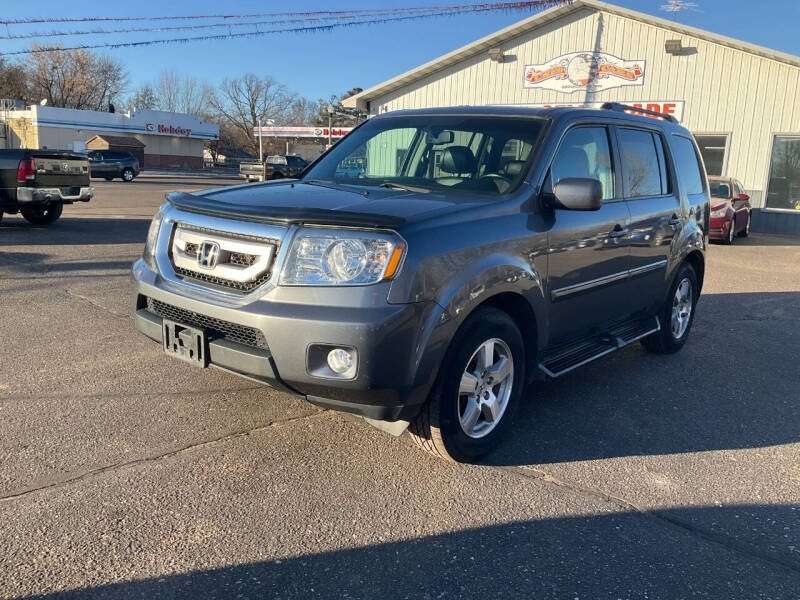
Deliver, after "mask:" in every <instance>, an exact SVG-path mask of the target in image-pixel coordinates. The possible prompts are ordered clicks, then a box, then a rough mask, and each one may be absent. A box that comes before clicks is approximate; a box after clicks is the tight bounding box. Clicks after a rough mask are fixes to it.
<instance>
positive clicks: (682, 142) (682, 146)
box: [672, 135, 703, 194]
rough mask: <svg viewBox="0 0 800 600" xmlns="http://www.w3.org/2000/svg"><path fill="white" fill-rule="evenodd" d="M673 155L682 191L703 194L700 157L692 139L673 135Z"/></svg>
mask: <svg viewBox="0 0 800 600" xmlns="http://www.w3.org/2000/svg"><path fill="white" fill-rule="evenodd" d="M672 155H673V158H674V159H675V169H676V170H677V171H678V178H679V180H680V182H681V187H682V188H683V190H682V191H683V192H684V193H686V194H702V193H703V176H702V174H701V173H700V159H699V158H698V157H697V153H696V152H695V149H694V144H693V143H692V141H691V140H690V139H688V138H685V137H682V136H679V135H675V136H672Z"/></svg>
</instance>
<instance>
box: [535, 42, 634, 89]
mask: <svg viewBox="0 0 800 600" xmlns="http://www.w3.org/2000/svg"><path fill="white" fill-rule="evenodd" d="M644 69H645V61H644V60H625V59H622V58H618V57H616V56H614V55H612V54H607V53H606V52H572V53H570V54H564V55H562V56H559V57H558V58H554V59H553V60H551V61H548V62H546V63H542V64H535V65H525V83H524V87H526V88H540V89H544V90H554V91H556V92H564V93H567V94H571V93H573V92H585V91H589V92H599V91H601V90H608V89H611V88H615V87H621V86H624V85H644Z"/></svg>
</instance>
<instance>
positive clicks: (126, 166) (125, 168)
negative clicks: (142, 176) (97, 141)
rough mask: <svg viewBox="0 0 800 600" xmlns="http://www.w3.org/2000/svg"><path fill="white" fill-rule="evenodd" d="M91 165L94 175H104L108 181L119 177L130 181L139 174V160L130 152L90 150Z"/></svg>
mask: <svg viewBox="0 0 800 600" xmlns="http://www.w3.org/2000/svg"><path fill="white" fill-rule="evenodd" d="M89 165H90V166H91V169H92V177H103V178H104V179H105V180H106V181H111V180H112V179H114V178H116V177H119V178H120V179H122V181H127V182H130V181H133V178H134V177H136V176H137V175H138V174H139V161H138V160H136V157H134V156H133V154H131V153H130V152H118V151H115V150H92V151H90V152H89Z"/></svg>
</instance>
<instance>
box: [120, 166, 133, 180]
mask: <svg viewBox="0 0 800 600" xmlns="http://www.w3.org/2000/svg"><path fill="white" fill-rule="evenodd" d="M122 181H127V182H130V181H133V169H128V168H126V169H122Z"/></svg>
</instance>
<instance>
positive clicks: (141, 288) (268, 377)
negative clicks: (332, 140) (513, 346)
mask: <svg viewBox="0 0 800 600" xmlns="http://www.w3.org/2000/svg"><path fill="white" fill-rule="evenodd" d="M133 274H134V279H135V281H136V292H137V293H136V308H135V313H134V322H135V325H136V328H137V330H139V331H140V332H141V333H143V334H144V335H146V336H147V337H149V338H151V339H153V340H155V341H157V342H161V341H162V322H163V320H162V317H161V316H160V315H159V314H155V313H156V312H157V311H151V310H148V304H147V298H151V299H152V300H151V303H152V301H156V302H158V303H163V304H166V305H169V306H170V307H174V308H175V309H177V310H179V311H184V314H186V312H187V311H191V313H193V314H194V317H195V318H199V319H200V320H201V321H203V320H205V322H207V321H208V320H212V321H213V322H215V323H216V325H212V326H211V329H210V330H209V331H210V333H209V334H208V336H207V337H208V340H209V341H208V357H209V363H210V365H211V366H214V367H218V368H221V369H224V370H227V371H230V372H233V373H236V374H239V375H242V376H245V377H248V378H251V379H254V380H257V381H259V382H261V383H265V384H267V385H270V386H272V387H275V388H277V389H280V390H283V391H285V392H289V393H292V394H297V395H301V396H304V397H305V398H306V399H307V400H308V401H310V402H312V403H314V404H317V405H319V406H323V407H325V408H331V409H334V410H340V411H344V412H351V413H355V414H358V415H361V416H365V417H369V418H372V419H378V420H384V421H395V420H398V419H403V420H409V419H410V418H412V417H413V416H414V415H415V414H416V413H417V412H418V410H419V407H420V406H421V404H422V403H423V402H424V401H425V399H426V398H427V396H428V393H429V391H430V387H431V384H432V380H431V379H432V377H431V374H429V373H420V372H418V371H419V368H418V365H419V364H420V356H419V353H420V352H421V351H422V350H421V348H422V347H423V346H424V345H425V344H424V343H421V342H420V336H421V335H423V332H424V331H426V330H427V328H426V326H425V324H426V323H431V322H435V320H436V319H438V318H439V316H440V313H441V309H440V308H439V306H438V305H437V304H435V303H432V302H421V303H413V304H401V305H391V304H387V303H386V302H385V301H384V302H383V303H375V304H376V305H372V306H364V305H361V306H352V305H347V304H346V303H340V304H339V305H334V304H333V303H326V302H325V301H324V300H322V299H321V298H320V297H319V295H318V294H322V293H324V291H321V290H317V291H316V292H315V294H312V295H310V296H309V298H310V300H309V302H308V303H297V302H294V301H292V302H279V301H267V300H264V299H261V300H256V301H254V302H252V303H250V304H247V305H243V306H224V305H221V304H219V303H212V302H209V301H208V300H203V299H199V298H197V297H196V296H192V297H190V296H186V295H183V294H182V293H176V291H173V289H168V288H169V287H170V286H169V285H164V281H163V279H162V278H161V277H160V276H159V275H157V274H156V273H155V272H154V271H152V270H151V269H150V268H149V267H147V266H145V265H144V263H143V262H142V261H139V262H137V263H136V264H135V265H134V273H133ZM341 292H342V290H335V291H332V292H331V293H336V294H340V293H341ZM189 293H190V292H189ZM384 298H385V295H384ZM168 318H170V320H175V319H173V318H171V317H168ZM184 324H186V325H190V326H193V324H192V323H184ZM227 325H234V326H242V327H246V328H252V329H255V330H257V331H258V332H260V333H261V334H262V335H263V339H264V340H265V342H266V343H265V344H263V345H262V347H255V346H254V345H253V344H243V343H240V342H239V341H238V340H236V339H231V338H230V337H226V336H225V335H224V333H222V332H221V331H219V330H223V329H226V327H227ZM214 327H217V329H218V330H214ZM318 344H322V345H335V346H347V347H351V348H355V349H356V350H357V352H358V371H357V374H356V376H355V378H353V379H349V380H348V379H334V378H328V377H323V376H319V375H314V374H312V373H311V372H310V371H311V370H313V369H310V368H309V361H310V360H311V358H310V356H311V354H310V349H311V348H312V347H313V346H315V345H318Z"/></svg>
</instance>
